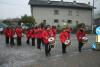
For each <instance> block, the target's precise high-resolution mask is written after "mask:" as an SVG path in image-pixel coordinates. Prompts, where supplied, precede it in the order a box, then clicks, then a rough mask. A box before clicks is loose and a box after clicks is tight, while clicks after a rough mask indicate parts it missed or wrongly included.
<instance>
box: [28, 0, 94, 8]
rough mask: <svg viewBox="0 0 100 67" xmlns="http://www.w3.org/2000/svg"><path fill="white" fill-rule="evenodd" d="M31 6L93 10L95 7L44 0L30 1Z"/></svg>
mask: <svg viewBox="0 0 100 67" xmlns="http://www.w3.org/2000/svg"><path fill="white" fill-rule="evenodd" d="M29 5H31V6H38V7H62V8H81V9H92V8H93V6H90V5H89V4H85V3H77V2H76V1H74V2H64V1H63V2H62V1H48V0H47V1H43V0H30V1H29Z"/></svg>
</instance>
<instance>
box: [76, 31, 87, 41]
mask: <svg viewBox="0 0 100 67" xmlns="http://www.w3.org/2000/svg"><path fill="white" fill-rule="evenodd" d="M85 35H86V33H85V32H81V31H80V30H78V31H77V33H76V37H77V40H78V42H81V41H82V37H84V36H85Z"/></svg>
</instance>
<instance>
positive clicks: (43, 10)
mask: <svg viewBox="0 0 100 67" xmlns="http://www.w3.org/2000/svg"><path fill="white" fill-rule="evenodd" d="M31 2H33V0H32V1H31V0H30V2H29V4H30V5H31V15H32V16H33V17H34V18H35V20H36V22H37V24H40V23H41V22H42V21H43V20H46V24H47V25H55V26H57V25H63V24H64V23H66V24H68V25H71V26H76V25H77V24H79V23H85V24H86V26H88V27H90V28H91V23H92V6H90V5H89V4H83V3H77V2H76V1H74V2H63V1H37V2H36V1H34V3H31ZM35 2H36V3H35ZM43 2H44V3H43ZM39 3H40V4H39Z"/></svg>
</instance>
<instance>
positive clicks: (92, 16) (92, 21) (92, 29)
mask: <svg viewBox="0 0 100 67" xmlns="http://www.w3.org/2000/svg"><path fill="white" fill-rule="evenodd" d="M93 23H94V0H93V10H92V24H91V26H92V33H93Z"/></svg>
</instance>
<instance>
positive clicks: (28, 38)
mask: <svg viewBox="0 0 100 67" xmlns="http://www.w3.org/2000/svg"><path fill="white" fill-rule="evenodd" d="M26 38H27V40H26V43H27V44H28V45H29V44H30V38H31V29H27V31H26Z"/></svg>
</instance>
